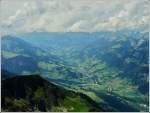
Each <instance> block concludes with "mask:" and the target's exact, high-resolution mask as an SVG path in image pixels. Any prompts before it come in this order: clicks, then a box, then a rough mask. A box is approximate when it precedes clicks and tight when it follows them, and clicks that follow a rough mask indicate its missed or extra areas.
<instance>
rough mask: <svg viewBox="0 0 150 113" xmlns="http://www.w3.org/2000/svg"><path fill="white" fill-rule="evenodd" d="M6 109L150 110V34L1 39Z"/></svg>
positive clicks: (66, 34)
mask: <svg viewBox="0 0 150 113" xmlns="http://www.w3.org/2000/svg"><path fill="white" fill-rule="evenodd" d="M1 53H2V54H1V68H2V69H1V72H2V73H1V74H2V90H1V93H2V94H1V95H2V111H22V112H24V111H56V112H59V111H75V112H76V111H83V112H88V111H97V112H98V111H116V112H118V111H119V112H124V111H126V112H138V111H145V112H147V111H148V109H149V56H148V55H149V33H148V32H137V31H118V32H109V31H107V32H30V33H20V34H15V35H5V36H2V37H1Z"/></svg>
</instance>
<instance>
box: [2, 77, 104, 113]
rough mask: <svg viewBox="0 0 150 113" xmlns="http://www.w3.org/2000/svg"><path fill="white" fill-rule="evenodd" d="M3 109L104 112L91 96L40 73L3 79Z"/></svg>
mask: <svg viewBox="0 0 150 113" xmlns="http://www.w3.org/2000/svg"><path fill="white" fill-rule="evenodd" d="M2 111H11V112H12V111H24V112H25V111H85V112H86V111H103V110H102V109H100V108H99V107H98V105H97V104H96V103H95V102H94V101H92V100H91V99H90V98H89V97H87V96H85V95H84V94H81V93H76V92H73V91H69V90H66V89H64V88H62V87H60V86H57V85H54V84H52V83H49V82H47V81H46V80H44V79H42V78H41V77H40V76H38V75H28V76H17V77H13V78H9V79H6V80H2Z"/></svg>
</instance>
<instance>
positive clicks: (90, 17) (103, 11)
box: [0, 0, 149, 33]
mask: <svg viewBox="0 0 150 113" xmlns="http://www.w3.org/2000/svg"><path fill="white" fill-rule="evenodd" d="M148 5H149V0H132V1H131V0H77V1H74V0H63V1H62V0H13V1H12V0H2V3H1V9H2V10H1V11H2V13H1V22H0V30H1V31H2V33H16V32H32V31H48V32H54V31H55V32H65V31H73V32H77V31H87V32H93V31H101V30H103V31H107V30H111V31H116V30H122V29H136V28H140V27H142V28H144V26H147V25H148V14H149V11H148V9H149V8H148Z"/></svg>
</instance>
